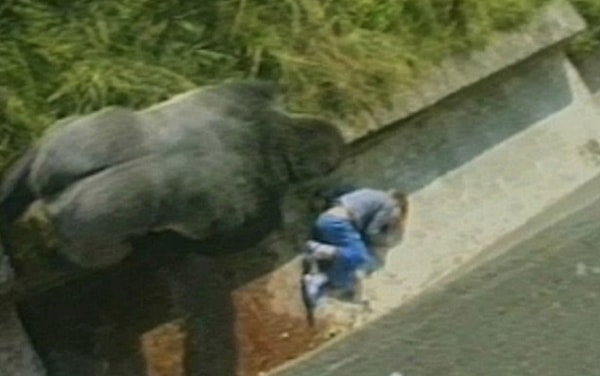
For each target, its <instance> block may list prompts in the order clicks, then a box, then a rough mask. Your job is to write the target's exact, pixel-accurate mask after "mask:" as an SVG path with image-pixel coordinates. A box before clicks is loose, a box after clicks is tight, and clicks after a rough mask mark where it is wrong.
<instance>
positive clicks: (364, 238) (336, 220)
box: [302, 188, 408, 308]
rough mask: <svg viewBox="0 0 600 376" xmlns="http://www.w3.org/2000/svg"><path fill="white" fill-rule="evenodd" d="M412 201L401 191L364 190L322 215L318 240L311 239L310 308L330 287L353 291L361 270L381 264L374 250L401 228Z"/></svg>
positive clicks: (308, 260)
mask: <svg viewBox="0 0 600 376" xmlns="http://www.w3.org/2000/svg"><path fill="white" fill-rule="evenodd" d="M407 208H408V201H407V198H406V195H405V194H403V193H400V192H396V191H394V190H392V191H388V192H385V191H380V190H375V189H370V188H362V189H356V190H353V191H350V192H348V193H345V194H342V195H341V196H340V197H338V198H337V199H336V200H335V201H334V203H333V205H332V206H331V207H330V208H328V209H327V210H326V211H325V212H323V213H322V214H321V215H320V216H319V217H318V219H317V221H316V224H315V229H314V240H310V241H308V242H307V256H306V260H305V264H307V265H310V266H311V269H312V270H310V271H309V270H305V275H304V276H303V280H302V282H303V290H304V291H303V293H304V296H305V300H306V301H307V304H308V305H309V307H311V308H314V307H315V306H316V305H318V303H319V301H320V298H321V297H322V296H323V293H324V290H325V289H326V288H334V289H340V290H345V291H353V290H354V287H355V285H356V273H357V272H358V271H360V270H363V271H366V272H367V273H370V272H372V271H373V270H375V269H376V268H377V267H378V264H379V261H378V260H377V256H376V255H375V252H374V248H375V247H378V246H383V245H387V243H389V237H390V236H392V235H393V234H394V233H396V232H401V230H402V226H403V222H404V219H405V217H406V214H407Z"/></svg>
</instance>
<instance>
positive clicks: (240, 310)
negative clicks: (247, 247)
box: [233, 281, 327, 376]
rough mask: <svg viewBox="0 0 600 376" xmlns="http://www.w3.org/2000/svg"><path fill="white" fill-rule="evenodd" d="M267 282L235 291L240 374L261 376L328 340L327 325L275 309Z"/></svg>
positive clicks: (241, 375) (242, 375) (260, 282)
mask: <svg viewBox="0 0 600 376" xmlns="http://www.w3.org/2000/svg"><path fill="white" fill-rule="evenodd" d="M265 283H266V281H259V282H258V283H253V284H252V286H251V287H249V288H245V289H244V290H243V292H235V293H234V294H233V301H234V305H235V308H236V313H237V318H236V325H235V334H236V338H237V343H238V354H239V359H238V376H257V375H260V374H261V372H266V371H269V370H271V369H273V368H275V367H277V366H280V365H282V364H283V363H285V362H287V361H289V360H291V359H294V358H296V357H298V356H300V355H302V354H304V353H305V352H307V351H309V350H311V349H313V348H315V347H316V346H318V345H320V344H322V343H323V342H325V341H326V340H327V336H326V330H325V327H324V325H323V324H322V323H321V324H319V323H317V325H315V327H310V326H309V325H308V322H307V321H306V320H305V319H302V318H299V317H291V316H289V315H282V314H277V313H274V312H273V309H272V307H271V304H272V303H271V297H270V296H269V295H268V293H267V290H266V288H265Z"/></svg>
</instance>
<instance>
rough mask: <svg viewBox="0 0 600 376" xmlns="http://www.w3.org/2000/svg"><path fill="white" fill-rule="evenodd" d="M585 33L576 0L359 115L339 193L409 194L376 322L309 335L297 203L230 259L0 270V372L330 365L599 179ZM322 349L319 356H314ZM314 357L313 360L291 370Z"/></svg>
mask: <svg viewBox="0 0 600 376" xmlns="http://www.w3.org/2000/svg"><path fill="white" fill-rule="evenodd" d="M584 26H585V25H584V24H583V22H582V20H581V19H580V18H579V16H578V15H577V14H576V13H575V12H574V10H573V9H572V8H571V7H570V6H569V5H567V4H564V3H562V2H558V3H555V4H553V5H552V6H550V7H548V8H546V9H544V10H543V11H541V12H540V14H539V16H538V17H537V18H536V19H535V20H534V21H533V22H532V24H530V25H528V26H527V27H525V28H523V29H522V30H519V31H516V32H514V33H511V34H506V35H501V36H498V37H497V38H496V40H495V41H493V43H492V44H491V45H490V46H488V47H487V48H486V49H485V50H481V51H476V52H474V53H473V54H472V55H469V56H457V57H456V58H455V59H450V60H448V61H446V62H444V63H443V64H442V65H440V67H439V70H436V71H435V72H432V74H431V76H430V77H429V78H430V79H429V80H426V81H424V82H422V83H420V84H419V86H417V87H415V88H413V90H412V91H411V90H408V91H405V92H403V94H402V95H399V96H398V98H396V99H395V105H394V106H393V107H392V108H390V109H387V110H385V111H383V110H382V111H381V112H380V113H376V114H368V115H365V117H364V121H365V122H366V124H368V126H367V127H365V129H363V130H361V131H360V132H358V133H348V134H346V137H347V139H348V142H351V143H352V150H353V156H351V157H350V158H349V159H348V160H347V161H346V162H345V164H344V165H343V166H342V168H341V169H340V171H339V172H338V173H337V179H333V181H345V182H351V183H353V184H360V185H369V186H374V187H382V188H385V187H390V186H394V187H399V188H401V189H404V190H406V191H408V192H409V193H410V195H411V196H410V197H411V204H412V206H411V214H410V218H409V229H408V232H407V234H406V237H405V239H404V241H403V243H402V244H400V245H399V246H398V247H395V248H394V249H392V250H391V251H390V253H389V255H388V260H387V263H386V267H385V270H384V271H382V272H380V273H377V275H375V276H374V277H373V278H372V279H371V280H369V281H367V282H368V283H367V291H366V293H367V297H368V298H369V300H370V303H371V304H370V305H371V307H370V310H369V311H356V310H353V309H351V310H347V309H345V308H344V309H342V310H341V312H343V313H344V314H343V315H334V316H332V315H331V313H332V312H324V313H323V315H322V316H320V317H319V321H318V325H317V327H316V328H309V327H308V326H307V323H306V320H305V317H304V310H303V307H302V303H301V301H300V296H299V289H298V279H299V265H298V260H297V258H295V256H297V253H298V250H299V247H300V245H301V244H302V242H303V241H304V240H305V238H306V236H307V233H308V226H309V224H310V221H311V219H312V218H313V215H314V213H311V212H310V210H309V209H308V208H307V205H306V199H307V197H305V196H303V192H292V193H291V194H290V197H289V198H288V200H287V202H286V205H287V208H286V210H285V212H286V218H285V220H284V224H283V226H282V228H281V229H280V230H279V231H276V232H275V233H273V234H271V235H270V236H269V237H268V238H267V239H266V240H265V241H263V242H262V243H261V244H259V245H258V246H257V247H256V249H254V250H252V251H248V252H244V253H240V254H236V255H229V256H223V257H206V256H202V255H199V254H198V253H197V252H190V250H191V251H195V249H193V248H194V246H193V245H189V244H179V243H173V242H146V243H141V244H140V245H139V252H137V253H136V255H134V256H133V257H131V258H130V259H128V260H127V261H126V262H124V263H123V264H121V265H119V266H117V267H115V268H112V269H110V270H106V271H103V272H99V273H94V274H92V275H71V274H68V273H67V274H65V273H64V272H61V273H55V272H53V271H47V270H45V271H44V270H42V271H41V272H43V273H44V275H47V276H49V277H48V279H45V278H44V279H38V281H39V280H42V281H44V282H41V283H40V282H36V283H31V280H35V278H30V273H32V272H27V273H25V275H23V274H19V270H17V278H16V280H13V278H12V277H11V276H12V273H11V272H10V267H9V265H8V264H6V263H4V264H2V265H4V267H3V268H0V280H6V283H3V284H2V285H3V286H7V288H6V289H5V290H6V291H10V293H9V294H8V295H4V296H5V298H4V305H5V306H6V309H5V310H4V311H3V312H7V314H6V317H4V318H3V320H4V321H3V323H2V324H0V325H5V326H8V327H10V329H7V330H6V331H5V330H2V333H3V334H2V337H1V339H0V347H1V348H2V349H5V353H6V354H9V353H11V352H12V353H15V354H18V356H10V357H2V356H0V376H4V375H7V376H8V375H11V376H12V375H32V376H33V375H44V374H48V375H50V376H55V375H57V376H62V375H69V376H71V375H73V376H77V375H82V376H83V375H85V376H87V375H110V376H119V375H123V376H125V375H127V376H132V375H152V376H158V375H160V376H163V375H164V376H167V375H168V376H175V375H177V376H180V375H181V376H183V375H219V376H220V375H235V374H237V375H248V376H250V375H258V374H260V373H261V372H267V371H269V370H273V369H275V368H277V367H279V366H282V365H284V370H283V371H281V372H283V374H290V375H292V374H305V373H304V372H306V374H308V373H310V372H313V373H311V374H314V370H315V368H314V367H315V364H318V365H319V366H318V367H317V369H319V370H322V369H323V368H322V367H324V366H323V364H331V367H333V368H332V370H333V369H334V368H335V367H334V365H335V364H334V363H335V361H336V359H337V358H336V359H332V358H331V356H332V355H327V353H328V351H330V350H328V349H329V348H331V349H334V348H335V347H336V346H341V345H342V344H343V343H344V342H345V341H346V340H347V339H348V338H350V337H347V335H346V334H345V333H346V332H348V331H351V330H352V329H354V328H356V327H361V326H365V325H366V327H371V325H375V326H376V325H377V322H379V321H378V320H379V318H380V317H382V316H384V315H386V314H389V313H390V312H392V311H393V310H395V309H397V308H398V307H400V306H403V305H404V304H406V303H407V302H410V301H412V299H413V298H414V297H417V296H419V295H420V294H422V293H423V292H424V291H428V290H430V289H431V288H433V287H436V286H438V285H439V284H440V283H442V282H443V281H446V280H448V278H449V276H452V275H456V274H457V272H459V271H460V270H461V269H462V268H463V267H464V266H465V265H469V264H470V263H471V262H473V260H475V259H476V258H477V257H478V256H480V255H481V252H484V251H485V250H486V249H488V248H489V247H490V246H491V245H492V244H494V243H495V242H497V241H499V240H500V239H502V238H503V237H505V236H507V235H508V234H510V233H512V232H514V231H517V230H518V229H519V228H520V227H522V226H523V225H524V224H525V223H527V221H529V220H531V219H532V218H534V217H535V216H536V215H539V213H541V212H543V211H544V209H546V208H547V207H549V206H551V205H553V204H555V203H556V202H557V201H559V200H560V199H561V198H563V197H565V196H566V195H568V194H569V193H570V192H572V191H574V190H576V189H577V188H578V187H580V186H581V185H583V184H585V183H586V182H587V181H589V180H590V179H592V178H593V177H594V176H595V175H596V174H598V172H600V163H599V161H600V159H599V157H600V152H599V150H600V141H599V140H600V127H599V126H600V122H599V121H598V120H599V119H598V113H597V109H596V107H595V105H594V97H593V96H592V95H591V93H590V87H587V86H586V85H585V84H584V81H583V80H582V78H581V76H580V74H579V73H578V71H577V69H576V68H575V67H574V66H573V65H572V64H571V62H570V61H569V60H568V59H567V58H566V57H565V56H564V54H563V53H562V46H563V45H564V42H566V41H567V40H568V39H569V38H571V37H572V36H573V35H575V34H576V33H577V32H579V31H581V30H582V29H583V28H584ZM599 66H600V64H598V65H594V64H593V63H592V62H588V65H587V66H586V67H585V69H584V68H582V71H586V72H587V71H593V68H594V67H596V69H597V67H599ZM586 69H587V70H586ZM583 76H584V77H585V74H583ZM588 76H590V77H594V76H595V75H594V74H593V73H590V74H588ZM590 82H591V81H590ZM592 84H593V83H592ZM2 270H5V271H6V273H3V272H1V271H2ZM35 270H36V272H35V273H37V272H40V271H39V270H37V269H35ZM10 281H12V282H10ZM48 281H50V282H48ZM57 281H60V283H58V282H57ZM54 285H56V286H54ZM53 286H54V287H53ZM8 287H14V288H8ZM13 302H14V304H16V306H15V305H14V304H13ZM14 307H18V311H19V314H20V317H21V319H22V322H23V326H24V328H25V330H26V332H27V333H28V336H27V334H25V330H24V329H23V327H22V326H21V324H20V323H19V320H18V318H17V316H16V314H15V308H14ZM4 333H7V334H6V335H5V334H4ZM334 336H335V337H336V339H334V340H331V338H332V337H334ZM28 337H29V338H31V343H32V346H30V342H29V340H28ZM325 342H328V343H329V345H326V346H325V351H324V353H323V354H325V355H319V354H317V355H315V357H314V359H313V354H312V351H311V350H314V349H315V348H317V347H319V348H322V347H321V345H322V344H323V343H325ZM32 348H34V349H35V350H36V351H33V350H32ZM331 351H333V350H331ZM36 352H37V354H39V358H38V357H37V356H36ZM307 353H308V355H306V354H307ZM331 354H336V355H335V356H336V357H337V356H339V354H340V353H331ZM328 356H329V357H328ZM344 356H345V355H344ZM306 358H311V359H313V360H307V362H308V363H307V365H306V366H305V365H299V366H298V367H299V368H297V369H296V368H294V365H295V364H298V363H302V361H303V360H304V359H306ZM294 359H296V360H294ZM290 360H293V361H292V363H287V362H288V361H290ZM337 360H341V359H337ZM311 362H313V363H311ZM315 362H316V363H315ZM42 363H43V367H42V366H41V364H42ZM311 364H312V365H311ZM10 367H12V368H10ZM319 367H321V368H319ZM340 369H342V368H340ZM344 369H345V368H344ZM5 370H9V371H5ZM3 372H4V373H3ZM274 372H275V371H274ZM331 372H334V371H331ZM319 374H326V373H321V372H320V373H319ZM331 374H334V373H331ZM346 374H347V373H346Z"/></svg>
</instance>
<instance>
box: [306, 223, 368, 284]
mask: <svg viewBox="0 0 600 376" xmlns="http://www.w3.org/2000/svg"><path fill="white" fill-rule="evenodd" d="M314 238H315V240H316V241H318V242H321V243H327V244H331V245H333V246H335V247H336V248H337V249H338V254H337V255H336V257H335V258H334V259H333V260H332V263H331V266H330V267H329V268H328V269H327V270H326V271H325V272H326V273H327V277H328V278H329V284H330V286H331V287H334V288H341V289H352V288H353V287H354V285H355V283H356V274H355V272H356V271H357V270H359V269H366V270H369V269H374V268H375V267H376V265H377V262H376V259H375V258H374V257H373V255H372V254H371V252H369V249H368V247H367V244H366V243H365V241H364V240H363V237H362V235H361V233H360V232H359V231H358V229H357V228H356V227H355V226H354V224H353V223H352V222H350V221H349V220H347V219H344V218H339V217H336V216H332V215H330V214H327V213H324V214H321V215H320V216H319V218H318V219H317V222H316V224H315V229H314Z"/></svg>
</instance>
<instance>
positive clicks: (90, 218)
mask: <svg viewBox="0 0 600 376" xmlns="http://www.w3.org/2000/svg"><path fill="white" fill-rule="evenodd" d="M344 151H345V143H344V141H343V138H342V135H341V133H340V131H339V130H338V129H337V128H336V127H335V126H334V124H332V123H330V122H328V121H326V120H323V119H320V118H317V117H311V116H304V115H302V116H301V115H294V114H288V113H286V111H285V110H284V109H283V108H282V106H281V105H280V93H279V90H278V87H277V86H276V85H275V84H274V83H271V82H265V81H238V82H232V83H225V84H221V85H216V86H208V87H204V88H200V89H196V90H193V91H190V92H187V93H184V94H180V95H178V96H175V97H173V98H171V99H170V100H167V101H165V102H162V103H159V104H156V105H154V106H151V107H148V108H146V109H143V110H139V111H134V110H131V109H128V108H124V107H119V106H111V107H107V108H104V109H102V110H99V111H97V112H94V113H92V114H89V115H83V116H79V117H71V118H67V119H64V120H62V121H59V122H57V123H56V124H55V125H54V126H53V127H51V128H50V129H49V130H48V131H47V132H46V133H45V134H44V135H43V136H42V138H41V139H40V140H39V142H37V143H36V144H35V145H33V146H32V147H31V148H30V149H29V150H28V151H27V152H26V153H25V154H24V155H23V156H22V157H21V158H20V159H19V160H17V161H16V162H15V163H14V164H13V165H12V166H11V167H10V168H9V169H8V170H7V172H6V173H5V175H4V178H3V181H2V183H1V185H0V216H1V217H2V219H3V221H4V222H5V223H13V222H15V221H16V220H17V219H19V218H20V217H22V216H23V214H24V213H25V212H26V211H27V210H28V208H29V207H30V206H31V205H32V204H33V203H37V204H38V205H37V206H38V207H41V208H42V209H43V213H44V217H45V218H47V221H48V222H49V224H50V225H51V227H52V229H53V231H54V233H55V234H56V237H57V240H58V244H59V246H58V251H59V252H60V253H61V254H63V255H64V256H66V257H67V259H69V260H70V261H72V262H74V263H76V264H78V265H79V266H81V267H84V268H100V267H106V266H109V265H113V264H115V263H118V262H119V261H121V260H122V259H123V258H125V257H126V256H127V255H128V254H129V253H130V252H131V250H132V246H131V241H130V240H131V239H132V238H133V237H136V236H143V235H145V234H150V233H155V232H160V231H172V232H175V233H177V234H178V235H181V236H183V237H185V238H188V239H192V240H204V239H207V238H210V237H212V236H215V235H217V236H218V235H219V234H221V235H224V236H229V235H230V234H233V235H235V231H236V229H237V228H239V227H240V226H242V225H244V224H245V223H247V222H248V221H252V220H255V219H256V218H259V217H260V216H261V215H262V214H261V213H263V212H264V210H265V209H266V208H268V210H271V208H272V210H276V211H280V210H281V209H280V202H281V200H282V199H283V196H284V195H285V193H286V192H287V190H288V189H289V187H290V186H291V185H292V184H299V183H304V182H306V181H312V180H314V179H316V178H320V177H324V176H326V175H328V174H329V173H330V172H332V171H333V170H334V169H335V168H336V167H337V166H338V165H339V163H340V162H341V159H342V158H343V155H344Z"/></svg>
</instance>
